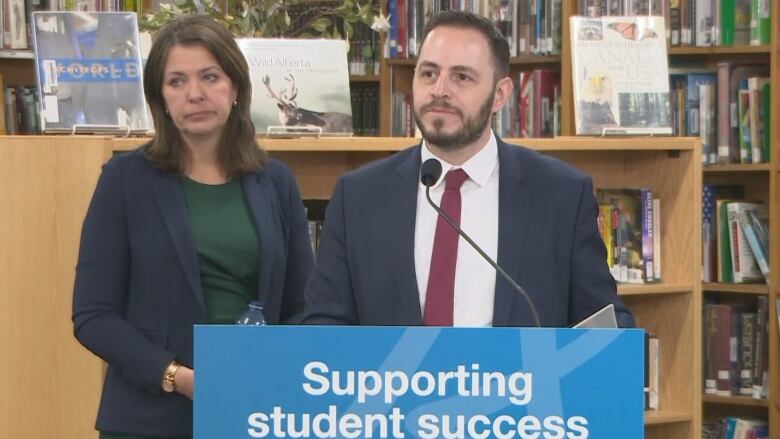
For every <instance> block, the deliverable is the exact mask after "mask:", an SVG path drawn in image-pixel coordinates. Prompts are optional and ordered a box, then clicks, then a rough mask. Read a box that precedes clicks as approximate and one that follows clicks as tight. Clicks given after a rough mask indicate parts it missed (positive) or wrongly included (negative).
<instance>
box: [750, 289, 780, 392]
mask: <svg viewBox="0 0 780 439" xmlns="http://www.w3.org/2000/svg"><path fill="white" fill-rule="evenodd" d="M778 303H780V302H778ZM778 319H780V314H778ZM755 340H756V344H755V346H754V348H753V352H754V354H755V366H754V368H753V395H752V396H753V398H755V399H766V398H768V397H769V299H768V298H767V297H766V296H759V297H757V298H756V338H755Z"/></svg>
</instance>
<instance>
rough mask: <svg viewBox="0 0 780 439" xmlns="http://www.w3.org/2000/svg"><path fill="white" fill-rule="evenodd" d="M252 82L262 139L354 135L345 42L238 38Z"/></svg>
mask: <svg viewBox="0 0 780 439" xmlns="http://www.w3.org/2000/svg"><path fill="white" fill-rule="evenodd" d="M237 42H238V46H239V48H240V49H241V51H242V52H243V53H244V57H246V60H247V63H248V64H249V74H250V77H251V80H252V121H253V122H254V124H255V130H256V131H257V133H258V134H269V135H273V134H280V135H287V134H290V135H298V134H324V135H351V134H352V104H351V98H350V93H349V71H348V69H347V67H348V65H347V46H346V42H344V41H342V40H325V39H318V40H306V39H295V40H294V39H263V38H242V39H238V40H237Z"/></svg>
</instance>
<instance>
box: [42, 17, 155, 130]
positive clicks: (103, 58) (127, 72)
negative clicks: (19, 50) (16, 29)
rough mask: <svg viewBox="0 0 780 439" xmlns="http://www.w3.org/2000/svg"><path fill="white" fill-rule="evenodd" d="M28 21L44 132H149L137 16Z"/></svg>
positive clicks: (46, 18)
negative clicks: (30, 28) (31, 22)
mask: <svg viewBox="0 0 780 439" xmlns="http://www.w3.org/2000/svg"><path fill="white" fill-rule="evenodd" d="M32 17H33V47H34V50H35V71H36V77H37V81H38V99H39V102H40V110H41V129H42V131H43V132H50V133H56V132H73V131H74V130H75V131H83V132H105V131H108V132H113V131H116V132H124V133H144V132H146V131H148V129H149V127H150V123H149V118H148V113H147V111H146V104H145V101H144V94H143V84H142V74H143V67H142V65H143V64H142V63H141V53H140V44H139V39H138V24H137V18H136V15H135V13H133V12H34V13H33V15H32Z"/></svg>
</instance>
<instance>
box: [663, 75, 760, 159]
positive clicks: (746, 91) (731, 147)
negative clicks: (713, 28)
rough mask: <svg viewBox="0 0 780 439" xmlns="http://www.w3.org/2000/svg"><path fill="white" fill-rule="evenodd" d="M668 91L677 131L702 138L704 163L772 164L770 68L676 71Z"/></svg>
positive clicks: (683, 134)
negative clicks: (770, 161) (770, 162)
mask: <svg viewBox="0 0 780 439" xmlns="http://www.w3.org/2000/svg"><path fill="white" fill-rule="evenodd" d="M670 90H671V92H670V94H671V96H672V99H671V101H672V127H673V134H674V135H679V136H699V137H701V139H702V162H703V163H704V164H705V165H714V164H730V163H745V164H747V163H768V162H769V160H770V155H771V154H770V151H771V148H770V141H769V134H770V130H769V126H770V124H769V121H770V107H771V85H770V84H769V77H768V70H767V66H756V65H735V64H732V63H729V62H722V63H718V65H717V69H716V70H709V69H695V70H690V69H688V70H672V71H671V72H670Z"/></svg>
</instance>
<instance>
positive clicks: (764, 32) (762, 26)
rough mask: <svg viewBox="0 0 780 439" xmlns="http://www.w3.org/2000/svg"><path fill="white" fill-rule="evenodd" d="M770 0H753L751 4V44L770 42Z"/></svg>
mask: <svg viewBox="0 0 780 439" xmlns="http://www.w3.org/2000/svg"><path fill="white" fill-rule="evenodd" d="M770 10H771V4H770V0H752V2H751V4H750V45H752V46H760V45H765V44H769V39H770V33H771V27H770V26H771V21H770V17H769V16H770V12H771V11H770Z"/></svg>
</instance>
